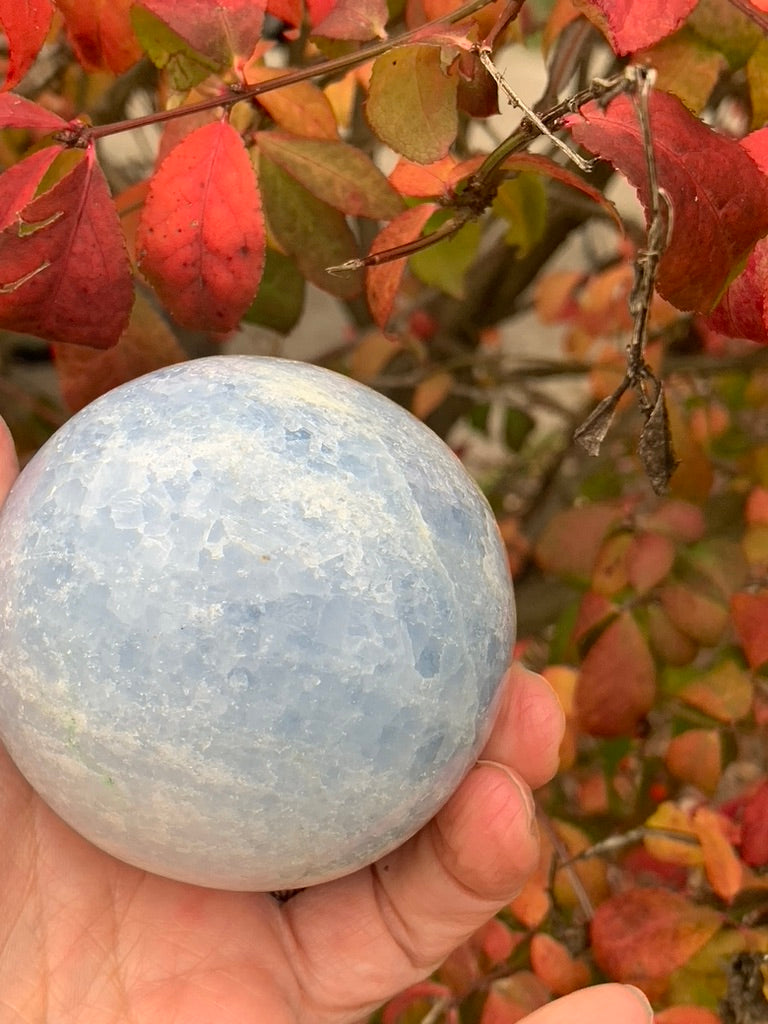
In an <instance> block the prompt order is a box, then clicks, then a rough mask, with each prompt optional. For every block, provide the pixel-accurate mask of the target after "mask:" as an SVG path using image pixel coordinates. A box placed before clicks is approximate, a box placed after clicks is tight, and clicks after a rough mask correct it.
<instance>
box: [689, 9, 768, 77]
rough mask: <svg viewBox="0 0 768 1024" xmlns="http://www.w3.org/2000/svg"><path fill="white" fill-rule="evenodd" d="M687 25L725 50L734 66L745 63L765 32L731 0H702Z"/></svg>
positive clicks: (715, 45) (713, 44) (723, 52)
mask: <svg viewBox="0 0 768 1024" xmlns="http://www.w3.org/2000/svg"><path fill="white" fill-rule="evenodd" d="M687 25H688V26H689V27H690V28H692V29H693V31H694V32H696V33H697V35H699V36H700V37H701V38H702V39H704V40H706V42H708V43H709V44H710V45H711V46H713V47H714V48H715V49H716V50H719V51H720V53H722V54H724V56H725V58H726V60H727V61H728V63H729V64H730V65H731V67H732V68H734V69H735V68H741V67H743V66H744V65H745V64H746V62H747V60H748V59H749V56H750V54H751V53H752V51H753V50H754V49H755V47H756V46H757V45H758V43H759V42H760V40H761V39H762V33H761V32H760V29H759V28H758V26H757V25H755V24H754V23H753V22H752V21H751V20H750V19H749V18H748V17H747V16H746V14H743V13H742V12H741V11H739V10H737V9H736V6H735V5H734V4H732V3H730V0H699V3H698V5H697V6H696V8H695V9H694V10H693V11H692V12H691V14H689V15H688V21H687Z"/></svg>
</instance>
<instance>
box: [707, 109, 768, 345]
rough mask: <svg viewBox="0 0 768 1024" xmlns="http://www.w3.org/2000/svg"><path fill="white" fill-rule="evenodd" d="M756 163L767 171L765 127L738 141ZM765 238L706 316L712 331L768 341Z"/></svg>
mask: <svg viewBox="0 0 768 1024" xmlns="http://www.w3.org/2000/svg"><path fill="white" fill-rule="evenodd" d="M740 144H741V146H743V148H744V149H745V150H746V151H747V153H749V155H750V156H751V157H752V159H753V160H754V161H755V163H756V164H757V166H758V167H759V168H760V170H761V171H762V172H763V174H768V128H761V129H760V130H759V131H756V132H752V133H751V135H747V137H746V138H744V139H742V140H741V143H740ZM766 298H768V239H765V238H763V239H761V240H760V241H759V242H758V243H757V245H756V246H755V248H754V249H753V250H752V253H751V255H750V257H749V259H748V260H747V265H746V267H745V268H744V270H743V271H742V272H741V273H740V274H739V276H738V277H737V278H736V279H735V280H734V281H732V282H731V284H730V285H729V286H728V289H727V291H726V293H725V295H723V297H722V299H721V300H720V302H719V303H718V304H717V306H716V307H715V308H714V309H713V310H712V313H711V314H710V315H709V316H708V317H707V320H706V323H707V326H708V327H711V328H712V330H713V331H718V332H719V333H720V334H726V335H728V336H729V337H731V338H748V339H749V340H750V341H757V342H759V343H760V344H763V345H765V344H766V343H768V304H767V303H766Z"/></svg>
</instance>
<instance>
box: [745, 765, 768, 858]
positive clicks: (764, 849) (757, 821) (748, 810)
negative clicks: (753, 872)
mask: <svg viewBox="0 0 768 1024" xmlns="http://www.w3.org/2000/svg"><path fill="white" fill-rule="evenodd" d="M741 856H742V857H743V858H744V860H745V861H746V863H747V864H749V865H751V866H752V867H753V868H763V867H765V866H766V865H767V864H768V782H763V783H761V785H760V786H759V787H758V788H757V789H756V790H755V792H754V793H753V794H752V796H751V797H750V798H749V800H748V801H747V803H746V804H745V806H744V813H743V816H742V819H741Z"/></svg>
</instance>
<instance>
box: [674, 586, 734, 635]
mask: <svg viewBox="0 0 768 1024" xmlns="http://www.w3.org/2000/svg"><path fill="white" fill-rule="evenodd" d="M660 597H661V603H662V606H663V608H664V611H665V612H666V613H667V615H668V616H669V617H670V619H671V620H672V622H673V623H674V625H675V626H677V628H678V629H679V630H680V631H681V632H683V633H685V634H686V636H689V637H690V638H691V639H692V640H695V641H696V643H698V644H701V645H702V647H714V646H715V644H717V642H718V641H719V640H720V637H721V636H722V635H723V631H724V630H725V627H726V626H727V624H728V609H727V607H726V606H725V605H724V604H723V602H722V601H720V600H719V599H718V598H717V597H715V596H714V594H713V593H711V592H707V591H706V589H705V588H698V587H694V586H692V585H689V584H687V583H669V584H667V585H666V586H664V587H663V588H662V590H661V594H660Z"/></svg>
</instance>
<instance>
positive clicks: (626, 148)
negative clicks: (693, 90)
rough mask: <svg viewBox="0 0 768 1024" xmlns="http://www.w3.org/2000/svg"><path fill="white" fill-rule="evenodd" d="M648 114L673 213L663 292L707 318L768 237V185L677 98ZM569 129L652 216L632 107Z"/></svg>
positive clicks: (588, 112) (730, 142)
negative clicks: (634, 193)
mask: <svg viewBox="0 0 768 1024" xmlns="http://www.w3.org/2000/svg"><path fill="white" fill-rule="evenodd" d="M649 108H650V123H651V131H652V133H653V137H654V151H655V156H656V165H657V171H658V178H659V186H660V187H661V188H662V189H664V192H665V194H666V195H667V196H668V197H669V202H670V204H671V207H672V233H671V237H670V239H669V242H668V244H667V246H666V248H665V250H664V253H663V255H662V258H661V261H660V264H659V280H658V289H659V292H660V293H661V294H662V295H663V296H664V297H665V298H666V299H668V300H669V301H670V302H671V303H672V304H673V305H675V306H677V307H678V309H684V310H695V311H697V312H702V313H706V312H709V310H710V309H711V308H712V306H713V305H714V303H715V302H716V301H717V300H718V298H719V297H720V294H721V292H722V290H723V288H724V287H725V285H726V284H727V283H728V280H729V278H730V277H731V275H732V274H733V272H734V270H735V269H736V268H737V266H738V265H739V263H740V262H741V261H743V260H744V259H745V258H746V256H747V255H748V254H749V252H750V251H751V249H752V247H753V246H754V244H755V242H757V240H758V239H759V238H761V237H762V236H763V235H764V234H765V233H766V232H768V178H766V176H765V174H764V173H762V172H761V170H760V169H759V168H758V167H757V165H756V164H755V162H754V160H753V159H752V157H750V156H749V154H748V153H747V152H746V151H745V149H744V147H743V146H741V145H740V144H739V143H738V142H737V141H735V140H734V139H728V138H726V137H725V136H723V135H719V134H718V133H717V132H714V131H713V130H712V129H711V128H708V127H707V126H706V125H705V124H703V122H701V121H699V120H698V118H696V117H694V116H693V115H692V114H691V113H690V112H689V111H688V110H686V108H685V107H684V106H683V104H682V103H681V102H680V101H679V100H678V99H677V98H676V97H674V96H670V95H669V94H666V93H661V92H654V93H652V94H651V97H650V103H649ZM566 124H567V126H568V127H569V128H570V130H571V133H572V134H573V137H574V138H575V139H576V141H577V142H580V143H581V144H582V145H584V146H586V147H587V149H589V150H590V151H591V152H593V153H597V154H598V155H599V156H600V157H602V158H603V159H606V160H610V161H611V163H613V164H614V166H616V167H618V168H619V170H621V171H622V173H623V174H625V175H626V177H627V178H628V179H629V180H630V182H631V183H632V184H633V185H634V186H635V187H636V188H637V190H638V193H639V195H640V198H641V200H642V202H643V204H644V206H645V208H646V210H648V209H649V202H650V200H649V192H648V175H647V170H646V162H645V154H644V151H643V146H642V141H641V135H640V124H639V121H638V117H637V111H636V110H635V107H634V106H633V103H632V101H631V99H629V98H628V97H626V96H619V97H618V98H617V99H615V100H614V101H613V102H612V103H611V104H610V106H609V107H608V109H607V110H603V109H602V108H601V107H600V106H599V105H598V104H597V103H590V104H588V105H587V106H586V107H582V109H581V111H580V112H579V113H578V114H574V115H572V116H570V117H568V118H566ZM736 179H738V181H739V183H740V186H739V192H738V197H737V196H736V195H735V194H734V189H733V182H734V180H736Z"/></svg>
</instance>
